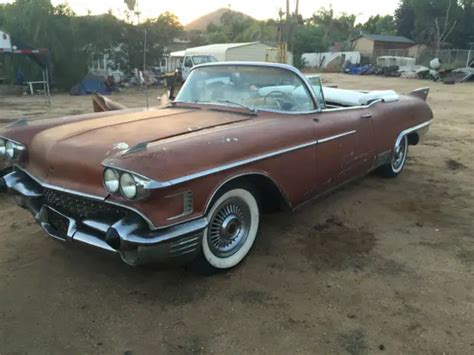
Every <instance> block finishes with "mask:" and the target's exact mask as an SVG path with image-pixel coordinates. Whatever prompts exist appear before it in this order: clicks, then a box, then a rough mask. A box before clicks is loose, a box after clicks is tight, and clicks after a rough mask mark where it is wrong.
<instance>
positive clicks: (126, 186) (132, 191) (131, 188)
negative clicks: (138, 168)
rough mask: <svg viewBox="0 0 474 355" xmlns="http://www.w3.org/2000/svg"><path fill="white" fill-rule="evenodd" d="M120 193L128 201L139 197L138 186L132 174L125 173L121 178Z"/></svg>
mask: <svg viewBox="0 0 474 355" xmlns="http://www.w3.org/2000/svg"><path fill="white" fill-rule="evenodd" d="M120 192H121V194H122V196H123V197H125V198H126V199H128V200H135V198H136V197H137V195H138V186H137V183H136V181H135V179H134V178H133V175H132V174H130V173H123V174H122V175H121V176H120Z"/></svg>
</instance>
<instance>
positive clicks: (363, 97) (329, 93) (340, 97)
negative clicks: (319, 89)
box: [323, 87, 400, 106]
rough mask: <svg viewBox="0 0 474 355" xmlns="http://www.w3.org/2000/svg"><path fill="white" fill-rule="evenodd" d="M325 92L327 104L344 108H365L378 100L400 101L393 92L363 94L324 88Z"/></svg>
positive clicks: (383, 91)
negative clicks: (334, 104)
mask: <svg viewBox="0 0 474 355" xmlns="http://www.w3.org/2000/svg"><path fill="white" fill-rule="evenodd" d="M323 92H324V99H325V101H326V102H330V103H336V104H341V105H344V106H364V105H368V104H370V103H371V102H373V101H376V100H383V101H384V102H393V101H399V100H400V97H399V96H398V94H397V93H396V92H395V91H393V90H382V91H369V92H362V91H355V90H345V89H335V88H328V87H323Z"/></svg>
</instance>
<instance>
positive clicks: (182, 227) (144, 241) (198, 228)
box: [111, 217, 208, 246]
mask: <svg viewBox="0 0 474 355" xmlns="http://www.w3.org/2000/svg"><path fill="white" fill-rule="evenodd" d="M119 222H120V221H119ZM207 226H208V221H207V218H206V217H201V218H198V219H195V220H192V221H190V222H186V223H181V224H179V225H178V226H174V227H169V228H167V229H166V231H163V232H161V233H160V232H158V233H157V234H155V235H154V236H151V237H142V236H140V235H136V234H134V233H133V231H132V232H131V233H128V234H126V235H122V234H121V233H120V231H118V230H117V228H120V226H118V225H114V226H112V227H111V228H114V229H115V230H117V232H118V234H119V236H120V239H121V240H123V241H125V242H128V243H131V244H137V245H141V246H153V245H156V244H159V243H162V242H166V241H169V240H171V239H174V238H178V237H181V236H183V235H188V234H193V233H201V232H202V231H203V230H204V229H205V228H207Z"/></svg>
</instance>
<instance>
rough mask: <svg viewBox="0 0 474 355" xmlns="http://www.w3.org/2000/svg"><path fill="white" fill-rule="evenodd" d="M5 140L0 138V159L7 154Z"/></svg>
mask: <svg viewBox="0 0 474 355" xmlns="http://www.w3.org/2000/svg"><path fill="white" fill-rule="evenodd" d="M5 144H6V142H5V139H3V138H0V157H4V156H5V154H6V150H7V148H6V147H5Z"/></svg>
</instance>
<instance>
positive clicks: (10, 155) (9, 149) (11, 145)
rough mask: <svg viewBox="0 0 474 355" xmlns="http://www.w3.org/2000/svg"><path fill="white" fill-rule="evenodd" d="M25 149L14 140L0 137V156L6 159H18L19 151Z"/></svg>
mask: <svg viewBox="0 0 474 355" xmlns="http://www.w3.org/2000/svg"><path fill="white" fill-rule="evenodd" d="M25 150H26V147H25V146H24V145H23V144H21V143H18V142H15V141H14V140H11V139H8V138H4V137H0V158H3V159H5V160H7V161H15V160H18V159H19V157H20V155H21V153H22V152H23V151H25Z"/></svg>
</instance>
